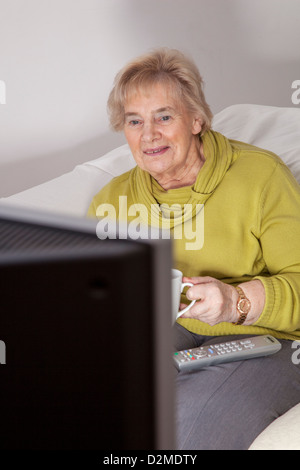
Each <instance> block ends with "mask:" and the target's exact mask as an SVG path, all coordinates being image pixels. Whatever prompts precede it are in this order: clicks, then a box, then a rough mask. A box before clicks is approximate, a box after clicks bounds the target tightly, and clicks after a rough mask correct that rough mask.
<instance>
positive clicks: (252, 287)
mask: <svg viewBox="0 0 300 470" xmlns="http://www.w3.org/2000/svg"><path fill="white" fill-rule="evenodd" d="M182 282H191V283H192V284H194V286H193V287H190V288H189V289H188V290H187V293H186V296H187V299H188V300H195V299H196V300H197V302H196V303H195V304H194V305H193V307H191V308H190V310H188V311H187V312H186V313H184V314H183V315H182V316H181V318H195V319H197V320H200V321H202V322H205V323H208V324H209V325H211V326H213V325H217V324H218V323H221V322H231V323H235V322H236V321H237V320H238V318H239V313H238V312H237V309H236V304H237V301H238V298H239V295H238V292H237V290H236V289H235V287H234V286H231V285H229V284H226V283H224V282H222V281H219V280H218V279H215V278H213V277H209V276H204V277H184V278H183V280H182ZM241 288H242V289H243V290H244V292H245V294H246V296H247V297H248V298H249V300H250V302H251V309H250V312H249V314H248V316H247V319H246V321H245V322H244V325H251V324H252V323H254V322H255V321H256V320H257V319H258V318H259V316H260V314H261V312H262V310H263V307H264V302H265V291H264V287H263V284H262V283H261V282H260V281H259V280H254V281H249V282H245V283H243V284H241ZM183 307H186V305H181V308H183Z"/></svg>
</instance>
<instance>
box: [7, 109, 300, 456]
mask: <svg viewBox="0 0 300 470" xmlns="http://www.w3.org/2000/svg"><path fill="white" fill-rule="evenodd" d="M213 129H214V130H217V131H219V132H221V133H223V134H224V135H226V136H227V137H229V138H232V139H236V140H241V141H244V142H248V143H251V144H253V145H256V146H259V147H262V148H265V149H268V150H271V151H273V152H274V153H276V154H277V155H279V156H280V157H281V158H282V160H283V161H284V162H285V163H286V165H287V166H288V167H289V168H290V169H291V171H292V172H293V174H294V175H295V177H296V179H297V181H298V182H299V183H300V108H296V107H295V108H278V107H271V106H261V105H248V104H243V105H233V106H230V107H228V108H226V109H224V110H223V111H221V112H220V113H218V114H217V115H215V117H214V121H213ZM134 164H135V162H134V160H133V157H132V155H131V153H130V150H129V148H128V146H127V145H123V146H121V147H118V148H116V149H115V150H113V151H112V152H109V153H108V154H106V155H104V156H102V157H100V158H97V159H96V160H92V161H88V162H86V163H84V164H81V165H78V166H76V167H75V168H74V170H73V171H71V172H69V173H66V174H64V175H62V176H60V177H59V178H55V179H53V180H51V181H49V182H47V183H44V184H41V185H39V186H36V187H34V188H31V189H29V190H27V191H23V192H21V193H18V194H15V195H13V196H10V197H8V198H3V199H1V201H0V203H2V204H5V205H10V204H13V205H18V206H21V207H24V206H25V207H28V208H33V209H34V208H36V209H39V210H42V211H50V212H54V213H60V214H68V215H72V216H78V217H85V215H86V212H87V209H88V207H89V204H90V202H91V199H92V197H93V195H94V194H96V193H97V192H98V191H99V190H100V189H101V187H102V186H103V185H105V184H106V183H108V182H109V181H110V179H111V178H112V177H114V176H117V175H119V174H121V173H123V172H125V171H127V170H128V169H130V168H132V167H133V166H134ZM250 449H251V450H261V449H266V450H285V449H293V450H299V449H300V396H299V405H297V406H296V407H294V408H293V409H291V410H290V411H289V412H288V413H286V414H285V415H284V416H282V417H279V418H277V419H276V420H275V421H274V422H273V423H272V424H270V426H269V427H268V428H267V429H266V430H265V431H264V432H263V433H262V434H261V435H260V436H258V437H257V438H256V439H255V441H254V442H253V444H252V445H251V447H250Z"/></svg>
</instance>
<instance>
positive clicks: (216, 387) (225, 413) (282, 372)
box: [174, 324, 300, 450]
mask: <svg viewBox="0 0 300 470" xmlns="http://www.w3.org/2000/svg"><path fill="white" fill-rule="evenodd" d="M236 338H242V336H240V335H239V336H226V337H224V336H223V337H211V336H200V335H196V334H193V333H191V332H189V331H188V330H186V329H185V328H183V327H182V326H181V325H179V324H175V326H174V345H175V349H176V350H177V351H179V350H182V349H188V348H193V347H197V346H200V345H207V344H212V343H216V342H222V341H226V340H227V341H230V340H233V339H236ZM280 342H281V344H282V349H281V351H279V352H278V353H276V354H275V355H272V356H266V357H261V358H255V359H250V360H246V361H238V362H231V363H226V364H222V365H217V366H211V367H206V368H204V369H201V370H199V371H197V372H190V373H178V374H177V376H176V378H175V381H176V429H177V449H178V450H247V449H248V448H249V446H250V445H251V443H252V442H253V441H254V439H255V438H256V437H257V436H258V434H260V433H261V432H262V431H263V430H264V429H265V428H266V427H267V426H268V425H269V424H270V423H271V422H272V421H274V420H275V419H276V418H277V417H279V416H281V415H283V414H284V413H285V412H286V411H288V410H289V409H290V408H292V407H293V406H294V405H296V404H298V403H300V366H299V365H296V364H294V363H293V361H292V355H293V353H295V350H294V349H292V348H291V345H292V341H287V340H280ZM294 362H295V361H294Z"/></svg>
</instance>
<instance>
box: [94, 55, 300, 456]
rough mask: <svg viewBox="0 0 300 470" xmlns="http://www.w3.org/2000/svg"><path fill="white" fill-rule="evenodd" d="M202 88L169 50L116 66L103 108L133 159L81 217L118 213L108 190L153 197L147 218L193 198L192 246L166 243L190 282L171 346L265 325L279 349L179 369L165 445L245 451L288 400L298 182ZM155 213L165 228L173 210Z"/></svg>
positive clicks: (298, 266) (299, 255)
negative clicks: (110, 208)
mask: <svg viewBox="0 0 300 470" xmlns="http://www.w3.org/2000/svg"><path fill="white" fill-rule="evenodd" d="M202 87H203V82H202V79H201V76H200V74H199V72H198V69H197V68H196V66H195V64H194V63H193V62H192V61H191V60H190V59H188V58H187V57H185V56H184V55H183V54H181V53H180V52H178V51H174V50H169V49H159V50H156V51H154V52H152V53H149V54H147V55H145V56H143V57H140V58H138V59H136V60H135V61H133V62H132V63H129V64H128V65H127V66H126V67H125V68H124V69H123V70H121V71H120V73H119V74H118V75H117V77H116V80H115V85H114V88H113V90H112V91H111V94H110V97H109V101H108V110H109V113H110V120H111V124H112V126H113V128H114V129H115V130H123V131H124V133H125V137H126V139H127V142H128V144H129V146H130V149H131V151H132V155H133V157H134V159H135V161H136V164H137V166H136V167H135V168H133V169H132V170H131V171H129V172H127V173H125V174H123V175H121V176H119V177H117V178H114V179H113V180H112V181H111V182H110V183H109V184H108V185H107V186H106V187H105V188H103V189H102V190H101V191H100V192H99V193H98V194H97V195H96V196H95V197H94V199H93V201H92V203H91V206H90V209H89V214H90V215H92V216H96V215H97V208H98V207H99V206H101V204H102V203H107V202H109V203H111V204H113V205H114V206H115V209H116V212H117V214H119V212H120V211H121V208H120V207H119V201H120V199H119V196H126V198H127V199H126V201H127V206H128V207H130V206H132V205H134V204H143V206H145V207H146V208H147V211H148V213H149V214H150V211H151V206H152V205H156V207H157V206H159V207H160V208H161V210H160V211H158V214H157V215H156V217H157V221H158V222H159V221H160V220H162V219H163V218H164V215H165V214H164V211H165V210H167V208H168V207H170V206H172V205H174V204H176V207H177V208H178V210H179V212H182V211H184V207H185V205H187V204H189V205H190V207H192V210H191V212H190V216H189V217H190V218H191V219H193V218H195V217H196V216H197V214H196V211H194V209H193V208H195V207H196V206H197V205H199V204H204V243H203V245H201V246H199V247H198V248H197V249H195V248H194V249H190V250H188V249H187V248H186V246H187V245H186V242H187V240H186V239H185V232H182V237H181V238H180V237H176V239H175V240H174V265H175V266H174V267H176V268H177V269H180V270H181V271H182V272H183V273H184V275H185V276H186V278H185V280H189V281H190V282H192V284H193V287H190V288H189V290H188V291H187V294H186V297H187V298H188V299H189V300H191V299H196V300H197V301H196V303H195V304H194V306H193V307H192V308H191V309H190V310H189V311H188V312H186V313H185V314H184V315H182V317H181V318H179V319H178V320H177V322H176V324H175V327H174V328H175V332H176V334H175V347H176V348H177V349H178V350H180V349H185V348H193V347H196V346H199V345H206V344H211V343H213V342H221V341H230V340H233V339H235V338H241V337H242V336H247V335H250V336H254V335H262V334H271V335H273V336H275V337H276V338H278V339H279V341H280V342H281V344H282V349H281V351H280V352H278V353H276V354H275V355H273V356H269V357H262V358H257V359H251V360H247V361H239V362H232V363H226V364H223V365H222V366H218V367H208V368H205V369H202V370H200V371H197V372H193V373H189V374H184V373H179V374H178V375H177V377H176V387H177V393H176V395H177V410H176V417H177V445H178V448H180V449H247V448H248V447H249V445H250V444H251V442H252V441H253V440H254V438H255V437H256V436H257V435H258V434H259V433H260V432H261V431H262V430H263V429H264V428H265V427H266V426H267V425H268V424H270V422H271V421H272V420H274V419H275V418H276V417H278V416H279V415H281V414H283V413H285V412H286V411H287V410H288V409H289V408H291V407H292V406H294V405H295V404H296V403H298V402H299V401H300V369H299V366H297V365H295V364H293V362H292V352H293V351H292V349H291V344H292V340H295V339H300V188H299V185H298V183H297V182H296V181H295V179H294V178H293V176H292V174H291V173H290V171H289V170H288V169H287V167H286V166H285V165H284V164H283V163H282V161H281V160H280V159H279V158H278V157H277V156H276V155H274V154H272V153H270V152H268V151H266V150H262V149H259V148H256V147H253V146H250V145H248V144H245V143H242V142H237V141H232V140H228V139H227V138H226V137H225V136H223V135H221V134H220V133H217V132H215V131H213V130H212V129H211V121H212V113H211V111H210V109H209V106H208V104H207V103H206V100H205V97H204V94H203V89H202ZM122 210H123V209H122ZM169 212H170V211H169ZM167 216H168V217H171V232H172V230H174V229H175V223H174V224H173V225H172V220H173V219H172V217H173V218H174V220H175V219H176V217H177V216H178V214H175V213H173V214H171V213H169V214H167ZM128 220H130V216H129V215H128ZM174 238H175V237H174Z"/></svg>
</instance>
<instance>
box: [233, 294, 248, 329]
mask: <svg viewBox="0 0 300 470" xmlns="http://www.w3.org/2000/svg"><path fill="white" fill-rule="evenodd" d="M236 290H237V291H238V294H239V298H238V301H237V303H236V309H237V311H238V313H239V319H238V321H237V322H235V323H233V325H242V324H243V323H244V321H245V320H246V318H247V315H248V313H249V311H250V308H251V302H250V300H249V299H248V298H247V297H246V296H245V293H244V291H243V289H241V288H240V287H239V286H237V287H236Z"/></svg>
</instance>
